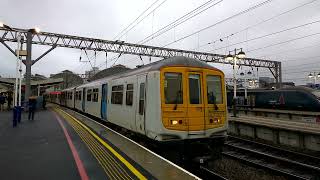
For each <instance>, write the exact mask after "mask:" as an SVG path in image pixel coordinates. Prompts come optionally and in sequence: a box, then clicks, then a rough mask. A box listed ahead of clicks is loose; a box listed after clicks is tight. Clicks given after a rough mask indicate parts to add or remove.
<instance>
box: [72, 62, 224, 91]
mask: <svg viewBox="0 0 320 180" xmlns="http://www.w3.org/2000/svg"><path fill="white" fill-rule="evenodd" d="M170 66H176V67H178V66H184V67H199V68H206V69H213V70H216V71H219V72H221V73H223V72H222V71H221V70H219V69H217V68H215V67H213V66H211V65H209V64H207V63H205V62H203V61H200V60H196V59H192V58H188V57H184V56H175V57H170V58H166V59H163V60H160V61H156V62H153V63H150V64H147V65H144V66H141V67H138V68H135V69H131V70H127V71H125V72H120V73H117V74H114V75H112V76H108V77H105V78H102V79H98V80H95V81H92V82H89V83H86V84H82V85H80V86H78V88H81V87H88V86H89V87H90V86H95V85H99V84H103V83H104V82H105V81H106V80H111V79H115V78H121V77H127V76H132V75H136V74H140V73H144V72H149V71H156V70H160V69H162V68H164V67H170Z"/></svg>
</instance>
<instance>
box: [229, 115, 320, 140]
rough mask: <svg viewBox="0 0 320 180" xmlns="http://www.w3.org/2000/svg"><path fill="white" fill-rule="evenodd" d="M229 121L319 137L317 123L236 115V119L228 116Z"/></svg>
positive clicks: (319, 126)
mask: <svg viewBox="0 0 320 180" xmlns="http://www.w3.org/2000/svg"><path fill="white" fill-rule="evenodd" d="M229 121H234V122H242V123H247V124H253V125H259V126H265V127H271V128H277V129H285V130H291V131H296V132H301V133H310V134H317V135H320V131H319V129H320V124H319V123H308V122H297V121H290V120H284V119H277V118H274V119H272V118H265V117H257V116H245V115H238V116H237V117H232V116H229Z"/></svg>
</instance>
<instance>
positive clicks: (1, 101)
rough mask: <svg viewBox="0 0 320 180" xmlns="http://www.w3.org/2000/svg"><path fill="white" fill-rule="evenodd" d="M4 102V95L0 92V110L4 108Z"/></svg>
mask: <svg viewBox="0 0 320 180" xmlns="http://www.w3.org/2000/svg"><path fill="white" fill-rule="evenodd" d="M5 102H6V97H5V96H4V94H3V93H0V111H3V110H4V103H5Z"/></svg>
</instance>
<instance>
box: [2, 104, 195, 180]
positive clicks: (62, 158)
mask: <svg viewBox="0 0 320 180" xmlns="http://www.w3.org/2000/svg"><path fill="white" fill-rule="evenodd" d="M0 169H1V179H197V177H195V176H194V175H192V174H191V173H189V172H187V171H185V170H183V169H182V168H180V167H177V166H175V165H174V164H172V163H170V162H168V161H167V160H165V159H163V158H161V157H159V156H157V155H155V154H153V153H152V152H150V151H148V150H147V149H145V148H144V147H141V146H140V145H137V144H135V143H134V142H132V141H130V140H129V139H126V138H124V137H121V135H119V134H117V133H115V132H113V131H112V130H109V129H108V128H107V127H104V126H103V125H101V124H98V123H96V122H94V121H92V120H91V119H89V118H86V117H84V116H82V115H80V114H77V113H75V112H73V111H70V110H68V109H64V108H59V107H56V106H52V107H50V108H49V109H48V110H40V111H37V112H36V114H35V119H34V120H33V121H32V120H28V119H27V114H26V113H23V114H22V121H21V123H20V124H18V126H17V127H15V128H13V127H12V111H6V112H0Z"/></svg>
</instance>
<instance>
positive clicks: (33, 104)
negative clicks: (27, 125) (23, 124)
mask: <svg viewBox="0 0 320 180" xmlns="http://www.w3.org/2000/svg"><path fill="white" fill-rule="evenodd" d="M28 106H29V116H28V119H29V120H31V119H32V120H34V113H35V111H36V107H37V99H36V97H34V96H31V97H30V98H29V103H28Z"/></svg>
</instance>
